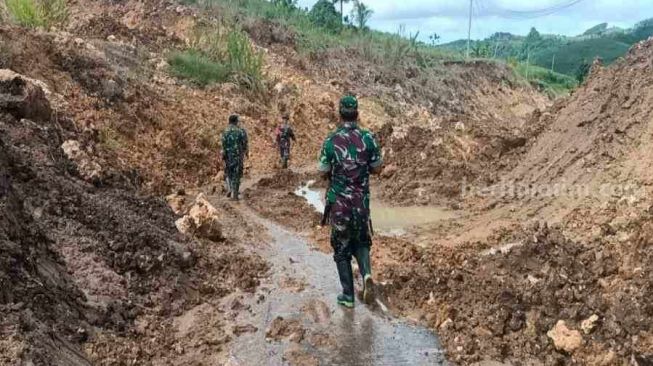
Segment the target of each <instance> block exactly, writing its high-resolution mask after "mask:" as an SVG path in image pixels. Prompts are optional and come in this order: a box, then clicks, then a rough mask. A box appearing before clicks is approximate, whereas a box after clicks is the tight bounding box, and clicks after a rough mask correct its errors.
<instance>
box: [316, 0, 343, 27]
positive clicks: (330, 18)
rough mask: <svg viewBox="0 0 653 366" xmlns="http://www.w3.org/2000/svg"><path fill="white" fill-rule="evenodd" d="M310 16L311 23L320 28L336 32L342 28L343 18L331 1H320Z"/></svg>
mask: <svg viewBox="0 0 653 366" xmlns="http://www.w3.org/2000/svg"><path fill="white" fill-rule="evenodd" d="M308 15H309V17H310V18H311V21H312V22H313V23H315V25H318V26H320V27H323V28H326V29H328V30H331V31H334V32H336V31H338V30H340V28H342V18H341V17H340V14H338V12H337V11H336V8H335V6H333V2H332V1H331V0H319V1H318V2H317V3H315V5H313V8H312V9H311V11H310V12H309V14H308Z"/></svg>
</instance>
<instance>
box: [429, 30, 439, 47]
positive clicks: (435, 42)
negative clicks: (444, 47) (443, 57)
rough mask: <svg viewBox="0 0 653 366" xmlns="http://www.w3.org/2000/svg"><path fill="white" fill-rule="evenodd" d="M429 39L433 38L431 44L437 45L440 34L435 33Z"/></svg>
mask: <svg viewBox="0 0 653 366" xmlns="http://www.w3.org/2000/svg"><path fill="white" fill-rule="evenodd" d="M429 39H430V40H431V45H432V46H435V45H437V44H438V41H439V40H440V35H439V34H437V33H433V34H431V35H430V36H429Z"/></svg>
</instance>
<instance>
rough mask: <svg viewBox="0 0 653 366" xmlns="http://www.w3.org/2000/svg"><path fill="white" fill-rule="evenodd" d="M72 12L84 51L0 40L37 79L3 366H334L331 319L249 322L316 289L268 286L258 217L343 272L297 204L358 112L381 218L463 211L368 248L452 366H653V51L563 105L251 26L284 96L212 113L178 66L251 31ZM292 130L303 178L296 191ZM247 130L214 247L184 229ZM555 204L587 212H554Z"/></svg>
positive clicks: (14, 95) (512, 85)
mask: <svg viewBox="0 0 653 366" xmlns="http://www.w3.org/2000/svg"><path fill="white" fill-rule="evenodd" d="M69 6H70V9H71V21H70V23H69V25H68V27H67V29H66V32H63V31H54V32H45V31H37V30H28V29H25V28H20V27H16V26H13V25H7V24H3V25H2V26H0V51H1V52H0V67H2V68H7V69H11V70H13V71H15V72H17V73H19V74H21V75H22V76H20V80H22V81H16V80H15V79H13V77H11V78H9V77H8V76H7V75H13V74H9V73H8V72H6V71H4V70H3V71H2V72H0V78H1V79H2V80H1V81H0V150H1V151H0V170H1V172H0V173H1V174H0V204H1V205H2V211H1V212H0V231H1V238H2V240H0V311H1V312H2V314H3V317H2V319H0V336H1V337H0V364H3V365H5V364H6V365H19V364H30V363H31V364H35V365H50V364H55V365H89V364H98V365H122V364H153V365H161V364H196V365H202V364H206V365H215V364H225V363H227V362H229V360H230V358H229V357H230V354H231V353H232V351H233V350H232V346H233V345H234V343H236V341H237V340H239V339H242V338H247V337H254V336H256V335H258V334H260V333H265V332H266V331H267V332H268V333H269V338H270V339H271V341H270V342H271V343H273V344H278V343H284V342H286V343H288V342H289V343H292V344H295V346H294V347H287V348H283V354H282V355H278V358H279V359H283V360H284V361H285V362H287V363H289V364H297V365H310V364H320V361H321V359H320V357H316V356H315V354H320V352H328V351H329V350H331V351H332V350H333V349H335V348H337V346H338V343H337V342H338V340H337V339H335V337H334V336H333V334H332V332H331V331H333V329H337V330H342V329H341V328H338V327H335V328H334V323H333V318H334V317H336V318H337V317H340V316H341V315H342V314H340V313H338V315H335V316H334V312H333V311H331V310H330V306H329V305H327V304H325V303H324V302H322V300H324V299H318V298H309V299H308V301H307V302H306V303H302V304H295V305H297V306H296V309H294V310H293V311H295V312H300V313H301V315H302V318H301V320H298V319H295V318H292V317H287V316H286V317H283V316H282V315H283V314H271V316H270V318H269V319H267V320H265V321H264V322H263V323H256V324H255V323H253V322H252V321H251V319H246V315H248V314H250V315H251V313H255V311H254V310H252V309H253V308H255V307H256V305H261V304H263V303H265V301H266V296H270V297H273V298H275V299H279V298H281V297H282V296H288V297H292V296H295V297H301V296H303V295H304V294H305V293H309V294H313V295H311V296H314V295H315V294H316V293H318V292H315V291H316V290H315V288H314V286H315V282H318V281H322V277H323V274H322V273H319V274H317V275H315V274H314V277H304V276H288V275H287V273H285V274H284V273H276V274H270V273H268V268H269V263H267V262H266V261H265V260H264V259H263V258H261V257H259V256H258V255H257V254H255V253H260V252H261V248H262V247H264V246H265V244H266V243H268V242H270V240H271V238H269V237H268V236H267V234H266V230H262V229H263V228H262V227H261V225H259V224H257V223H256V222H252V220H251V213H248V212H249V211H248V209H249V208H251V209H253V210H254V211H256V213H257V214H260V215H261V216H262V217H265V218H268V219H271V220H273V221H275V222H277V223H279V224H281V225H283V226H284V227H288V228H290V229H292V230H294V231H296V232H299V233H300V235H302V236H301V237H299V236H296V235H295V234H292V233H291V234H288V233H284V234H283V235H285V236H288V240H292V241H293V243H294V244H297V243H299V242H300V241H301V243H302V244H305V243H304V242H303V239H302V238H303V237H306V238H310V240H307V241H308V244H309V245H312V246H314V247H315V248H316V249H318V250H321V251H323V252H326V253H328V252H330V245H329V239H328V228H321V227H318V226H317V224H318V223H319V221H320V216H319V213H317V212H315V210H314V208H312V207H311V206H309V205H308V204H307V203H306V202H305V201H304V199H303V198H302V197H298V196H296V195H295V194H294V193H293V192H294V191H295V190H296V189H297V188H298V187H299V186H301V185H302V184H303V183H305V182H306V181H308V180H313V179H315V176H314V174H313V173H310V171H312V169H313V166H314V164H315V157H316V155H317V152H318V151H319V148H320V144H321V142H322V138H323V137H324V136H326V134H327V133H328V131H329V130H330V129H331V128H333V127H334V126H335V122H336V121H337V115H336V102H337V100H338V98H339V96H340V95H341V94H342V93H344V92H347V91H353V92H355V93H356V94H357V95H358V96H359V98H360V104H361V115H362V119H361V122H362V124H363V125H364V126H366V127H369V128H371V129H372V130H373V131H374V132H375V133H376V134H377V137H378V138H379V140H380V141H381V144H382V146H383V151H384V157H385V161H386V170H385V172H384V173H383V174H382V175H381V177H380V178H374V181H373V195H374V196H373V197H374V198H373V199H382V200H383V201H384V202H386V203H389V204H394V205H404V206H412V205H416V204H417V205H432V206H438V207H442V206H445V205H448V206H449V207H451V208H453V209H456V210H458V211H459V215H457V218H454V219H448V220H444V221H441V222H437V223H434V224H429V225H423V226H420V227H415V228H410V229H409V230H407V232H406V233H403V234H400V235H396V236H381V235H378V236H376V237H375V239H374V247H373V261H374V267H375V276H376V277H377V282H379V283H380V285H379V296H380V298H381V299H382V301H383V303H384V304H385V305H387V306H388V307H389V308H390V310H391V311H392V312H394V313H395V314H399V315H403V316H405V317H408V318H410V319H412V320H414V321H416V322H420V323H422V324H424V325H427V326H428V327H430V328H431V329H433V330H434V331H436V332H437V334H438V335H439V337H440V339H441V341H442V343H443V346H444V348H445V349H446V356H447V358H448V359H449V360H451V361H453V362H456V363H458V364H473V363H475V362H478V361H482V360H492V361H498V362H513V364H528V363H529V362H530V363H532V364H544V365H556V364H559V365H562V364H588V365H627V364H628V365H649V364H653V351H652V350H653V322H652V321H651V319H653V306H652V305H651V301H650V299H651V298H652V297H653V277H652V273H653V267H652V266H653V249H652V246H651V243H652V242H653V216H652V215H653V212H652V211H651V206H652V205H651V200H650V193H651V187H653V173H651V172H652V171H653V166H652V163H651V161H653V156H652V154H651V152H652V151H653V148H652V145H651V143H650V140H651V136H652V135H653V109H651V107H650V106H651V105H653V91H652V89H651V87H650V85H651V84H652V83H653V72H652V71H653V64H652V63H651V60H652V59H653V40H649V41H647V42H642V43H640V44H638V45H635V46H634V47H633V49H632V50H631V51H630V52H629V54H628V55H627V56H626V57H624V59H623V60H621V61H619V62H617V63H615V64H614V65H612V66H611V67H609V68H603V67H601V66H598V65H597V66H595V67H594V68H593V70H592V72H591V74H590V76H589V79H588V80H587V81H586V82H585V83H584V84H583V85H582V86H581V87H580V88H579V89H578V90H577V91H575V92H574V94H573V95H572V96H570V97H568V98H566V99H562V100H558V101H556V102H555V103H552V102H551V101H549V100H548V99H546V98H545V97H543V96H541V95H539V94H537V92H536V91H535V90H533V89H532V88H530V87H529V86H527V85H523V84H522V83H521V82H520V81H519V80H517V79H516V78H515V76H514V75H513V73H512V72H511V71H510V69H509V68H507V67H505V66H502V65H499V64H495V63H490V62H483V61H478V62H466V63H464V62H463V63H443V64H438V65H436V66H434V68H433V70H428V72H427V71H426V70H416V69H411V68H410V67H390V66H389V65H379V63H375V62H373V61H371V60H369V59H368V58H366V56H365V55H363V54H362V53H358V52H353V51H352V50H327V51H324V53H321V54H313V55H304V54H301V53H299V52H297V50H296V48H297V44H296V35H295V34H294V33H293V32H291V31H289V30H288V29H287V28H286V27H284V26H283V25H280V24H277V23H275V22H272V21H269V20H261V19H249V18H244V19H240V18H239V17H236V19H237V21H238V22H240V23H242V26H243V28H244V29H245V30H246V31H247V32H248V34H249V35H250V36H251V38H252V41H253V42H254V43H255V45H256V46H257V47H259V48H260V49H261V50H263V51H264V53H265V70H266V77H267V84H268V85H267V88H266V90H265V91H264V92H262V93H261V94H260V95H254V94H252V93H250V92H247V91H244V90H241V89H240V88H238V87H237V86H235V85H233V84H223V85H216V86H211V87H207V88H198V87H196V86H193V85H191V84H188V83H186V82H184V81H182V80H177V79H174V78H172V77H171V76H170V75H169V73H168V69H167V64H166V62H165V59H166V55H167V52H169V51H170V50H175V49H183V48H184V47H185V45H186V43H187V41H188V39H189V37H190V35H191V34H192V32H193V29H194V26H195V24H197V23H198V22H203V21H205V20H206V19H212V20H215V21H218V22H219V21H220V19H222V18H224V17H228V16H232V15H233V14H229V13H226V12H223V11H222V10H221V9H219V8H211V9H207V10H199V9H196V8H193V7H188V6H182V5H179V4H177V3H173V2H169V1H162V0H146V1H132V0H127V1H90V0H79V1H73V2H69ZM28 78H31V80H29V79H28ZM25 90H27V92H25V95H22V94H21V93H23V92H24V91H25ZM24 96H26V99H25V100H22V99H21V98H22V97H24ZM284 112H290V113H291V115H292V123H293V127H294V129H295V132H296V134H297V137H298V141H297V143H296V144H295V145H294V146H293V152H292V157H293V159H292V160H291V166H292V168H293V169H294V171H293V170H286V171H279V170H277V165H278V161H277V153H276V150H275V147H274V144H273V136H272V133H273V130H274V128H275V126H276V123H277V121H278V120H279V117H280V115H281V114H282V113H284ZM231 113H239V114H241V116H242V117H243V121H244V122H243V125H244V126H245V127H246V128H247V129H248V131H249V133H250V144H251V156H250V159H249V160H248V161H247V164H246V179H248V180H249V183H251V186H248V187H247V189H245V192H244V195H243V197H244V201H245V202H244V203H240V204H235V203H230V202H228V201H226V199H224V198H220V197H212V198H211V204H212V205H213V206H215V207H214V209H215V210H214V211H215V212H216V213H215V217H214V219H215V220H216V221H218V222H219V223H220V225H219V230H220V235H216V236H215V237H213V238H214V239H215V241H211V240H207V239H205V238H200V237H190V236H187V235H183V234H181V233H180V232H179V230H178V227H177V226H176V225H175V220H176V219H179V217H180V216H182V215H184V214H185V213H187V212H188V209H189V207H191V206H192V205H193V203H194V202H195V200H196V196H197V193H199V192H200V190H201V189H202V188H206V187H218V186H220V185H221V184H222V182H221V178H222V176H221V174H222V173H221V170H222V163H221V162H220V160H219V154H218V151H219V148H220V142H219V131H220V129H221V128H222V126H223V125H224V124H225V122H226V118H227V116H228V115H229V114H231ZM307 172H308V173H307ZM506 183H509V184H513V185H518V188H519V187H521V188H520V189H522V188H523V189H524V190H523V191H522V193H523V192H526V194H524V195H523V196H516V195H515V194H514V192H513V191H507V192H506V191H500V189H502V188H504V187H505V184H506ZM317 184H321V183H320V182H319V181H318V182H317ZM555 185H558V186H562V187H563V188H564V187H570V188H571V189H572V190H573V192H572V194H569V192H566V191H564V190H563V193H562V194H557V195H552V194H549V193H551V192H550V190H551V189H552V188H551V187H553V186H555ZM485 187H489V188H490V191H489V192H492V191H493V190H494V192H500V193H498V194H486V193H484V191H480V190H479V189H481V188H485ZM533 187H535V189H534V188H533ZM477 188H478V189H477ZM579 188H582V189H581V191H578V190H577V189H579ZM542 189H546V190H549V191H543V190H542ZM468 190H471V191H468ZM579 192H580V194H579ZM171 193H175V194H176V195H175V196H174V197H173V198H174V200H172V199H171V200H170V201H169V202H168V203H167V202H166V201H165V200H164V199H162V198H160V196H163V195H166V196H167V195H169V194H171ZM585 193H588V194H585ZM169 206H172V208H173V209H174V212H173V209H171V208H170V207H169ZM268 229H269V228H268ZM283 235H282V236H283ZM275 240H277V241H278V240H280V239H279V238H276V239H275ZM282 249H283V248H282ZM282 249H279V250H282ZM277 254H279V253H277ZM313 254H315V253H314V252H313ZM317 254H319V253H317ZM320 255H321V257H319V258H320V260H319V263H321V264H322V263H326V260H325V258H326V257H325V256H323V255H322V254H320ZM277 259H278V260H279V261H281V260H283V265H287V264H286V262H289V265H290V266H296V267H297V268H300V269H302V268H303V269H306V268H304V267H301V266H302V265H303V264H302V263H301V262H300V259H298V258H293V257H290V258H285V257H284V258H281V259H279V258H277ZM325 266H326V265H325ZM282 270H283V271H286V270H287V269H282ZM329 270H333V268H329ZM282 274H283V276H281V275H282ZM267 276H271V277H268V278H266V277H267ZM275 276H276V277H275ZM261 281H263V282H265V283H266V286H267V287H266V289H265V291H267V292H265V291H264V290H262V289H260V284H261ZM334 281H335V277H334ZM329 283H330V282H329ZM326 287H328V286H325V288H326ZM329 289H330V287H329ZM320 291H322V292H319V293H320V294H322V295H324V294H326V293H330V292H329V291H331V290H329V291H326V290H324V289H322V290H320ZM264 294H267V295H264ZM322 295H320V296H322ZM325 296H326V295H325ZM258 315H261V314H258ZM278 316H282V318H278ZM370 316H371V319H373V320H374V321H379V322H381V323H379V324H385V323H383V322H382V321H381V320H380V319H379V318H376V317H375V315H374V314H372V315H370ZM275 319H276V320H275ZM329 327H331V328H329ZM382 327H385V325H383V326H382ZM384 329H385V328H384ZM387 329H390V328H387ZM330 332H331V333H330ZM427 338H428V337H427ZM352 345H353V346H356V343H352ZM350 346H351V345H350ZM270 347H273V348H274V347H276V346H274V345H273V346H270ZM264 348H265V347H264ZM354 348H355V347H354ZM265 349H268V348H265ZM384 349H385V350H386V351H387V350H388V349H387V348H384ZM316 352H317V353H316ZM370 352H371V351H370ZM371 353H372V352H371ZM386 353H392V352H386ZM352 354H353V353H352ZM258 356H261V355H256V357H258ZM263 356H265V357H267V356H266V355H263ZM390 356H392V354H390V355H387V354H384V355H383V357H390ZM388 359H389V358H388ZM338 361H339V362H340V361H343V360H338ZM345 361H347V360H345ZM348 361H351V359H350V360H348Z"/></svg>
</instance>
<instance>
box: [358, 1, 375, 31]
mask: <svg viewBox="0 0 653 366" xmlns="http://www.w3.org/2000/svg"><path fill="white" fill-rule="evenodd" d="M373 13H374V10H372V9H370V8H368V7H367V5H365V4H363V3H362V2H361V1H360V0H354V10H353V15H354V20H355V21H356V25H357V26H358V29H361V30H363V29H365V26H366V25H367V22H368V21H369V20H370V18H371V17H372V14H373Z"/></svg>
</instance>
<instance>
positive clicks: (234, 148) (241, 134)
mask: <svg viewBox="0 0 653 366" xmlns="http://www.w3.org/2000/svg"><path fill="white" fill-rule="evenodd" d="M238 122H239V117H238V116H237V115H231V116H229V126H227V128H226V129H225V130H224V131H223V132H222V160H223V161H224V164H225V174H224V176H225V180H226V183H227V188H228V192H229V193H228V194H229V196H230V197H231V199H232V200H238V195H239V190H240V178H241V177H242V176H243V162H244V160H245V158H246V157H248V156H249V150H248V144H247V131H245V129H244V128H241V127H239V126H238Z"/></svg>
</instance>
